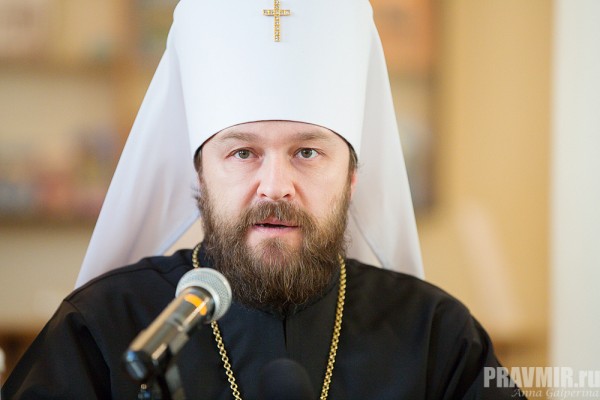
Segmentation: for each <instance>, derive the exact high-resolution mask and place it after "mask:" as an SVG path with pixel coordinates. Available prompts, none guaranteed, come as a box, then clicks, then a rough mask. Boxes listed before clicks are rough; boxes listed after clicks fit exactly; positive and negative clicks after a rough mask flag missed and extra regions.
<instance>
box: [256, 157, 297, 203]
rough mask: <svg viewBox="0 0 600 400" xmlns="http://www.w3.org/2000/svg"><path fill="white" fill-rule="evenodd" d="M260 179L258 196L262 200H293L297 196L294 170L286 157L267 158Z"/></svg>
mask: <svg viewBox="0 0 600 400" xmlns="http://www.w3.org/2000/svg"><path fill="white" fill-rule="evenodd" d="M258 179H259V183H258V188H257V192H256V194H257V195H258V197H259V198H260V199H261V200H272V201H278V200H291V199H292V198H293V197H294V195H295V194H296V189H295V184H294V170H293V167H292V165H291V163H290V160H289V159H288V158H287V157H285V156H277V157H266V158H265V159H264V161H263V163H262V165H261V166H260V169H259V176H258Z"/></svg>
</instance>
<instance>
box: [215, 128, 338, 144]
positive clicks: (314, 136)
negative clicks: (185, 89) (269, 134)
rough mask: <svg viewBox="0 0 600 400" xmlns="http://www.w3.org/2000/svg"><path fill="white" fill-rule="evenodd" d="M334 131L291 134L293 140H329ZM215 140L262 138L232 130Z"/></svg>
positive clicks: (249, 140) (243, 140)
mask: <svg viewBox="0 0 600 400" xmlns="http://www.w3.org/2000/svg"><path fill="white" fill-rule="evenodd" d="M333 135H335V134H334V133H332V134H329V133H328V132H321V131H316V130H315V131H299V132H296V133H294V134H293V135H292V136H291V140H293V141H309V140H316V141H329V140H331V139H333V137H334V136H333ZM214 139H215V141H217V142H219V143H224V142H228V141H232V140H237V141H242V142H251V141H256V140H261V137H260V134H258V133H253V132H245V131H230V132H224V133H222V134H221V135H217V136H216V137H215V138H214Z"/></svg>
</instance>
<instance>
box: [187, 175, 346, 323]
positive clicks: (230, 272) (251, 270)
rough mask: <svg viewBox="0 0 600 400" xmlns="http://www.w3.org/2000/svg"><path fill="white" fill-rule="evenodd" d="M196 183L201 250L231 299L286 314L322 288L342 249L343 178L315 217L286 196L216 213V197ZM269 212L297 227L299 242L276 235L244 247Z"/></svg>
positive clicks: (343, 236)
mask: <svg viewBox="0 0 600 400" xmlns="http://www.w3.org/2000/svg"><path fill="white" fill-rule="evenodd" d="M200 183H201V187H202V188H203V190H202V193H201V195H200V196H199V199H198V207H199V208H200V212H201V214H202V221H203V228H204V234H205V237H204V246H205V252H206V255H207V257H208V258H209V260H210V261H212V263H213V266H214V268H215V269H217V270H218V271H220V272H221V273H222V274H223V275H224V276H225V277H226V278H227V279H228V280H229V283H230V285H231V288H232V291H233V296H234V299H235V300H236V301H237V302H239V303H241V304H243V305H245V306H248V307H251V308H261V309H269V310H271V311H274V312H276V313H278V314H280V315H286V314H288V313H289V312H290V311H292V310H293V309H294V308H295V307H296V306H298V305H302V304H304V303H307V302H308V301H309V300H311V299H312V298H315V297H317V296H319V295H321V294H322V293H323V292H325V290H326V289H327V287H328V286H329V284H330V283H331V281H332V279H333V277H334V275H335V274H336V273H337V271H338V270H339V257H340V256H342V257H343V256H344V255H345V252H346V238H345V230H346V224H347V219H348V207H349V204H350V184H349V182H348V184H347V185H346V187H345V189H344V191H343V193H342V194H341V196H340V197H339V198H338V199H336V200H335V204H334V205H333V207H332V211H331V212H330V213H329V214H328V215H327V217H326V218H324V219H323V221H320V222H319V221H317V220H316V219H315V218H314V217H313V216H311V215H310V214H309V213H307V212H306V211H304V210H302V209H300V208H299V207H298V206H297V205H295V204H291V203H289V202H287V201H277V202H272V201H268V202H260V203H256V204H254V205H252V206H250V207H248V208H247V209H245V210H244V211H243V212H242V213H241V215H239V216H237V217H235V218H224V217H221V216H219V215H217V213H216V202H215V200H214V199H212V198H211V196H210V193H209V192H208V191H207V188H206V185H205V183H204V182H203V180H202V178H200ZM269 217H276V218H278V219H279V220H282V221H287V222H290V223H292V224H293V225H295V226H298V227H299V228H298V229H301V233H302V241H301V244H300V246H298V247H297V248H296V247H295V246H291V245H289V244H288V243H286V242H285V241H284V240H282V239H281V238H270V239H265V240H263V241H262V242H260V243H259V244H257V245H256V246H254V247H251V246H249V245H248V243H247V233H248V231H249V229H251V228H252V227H253V226H254V225H255V224H258V223H259V222H260V221H264V220H265V219H267V218H269Z"/></svg>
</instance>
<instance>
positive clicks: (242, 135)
mask: <svg viewBox="0 0 600 400" xmlns="http://www.w3.org/2000/svg"><path fill="white" fill-rule="evenodd" d="M214 139H215V141H216V142H221V143H223V142H228V141H231V140H239V141H244V142H249V141H252V140H257V139H258V135H257V134H256V133H250V132H243V131H230V132H225V133H223V134H220V135H217V136H215V138H214Z"/></svg>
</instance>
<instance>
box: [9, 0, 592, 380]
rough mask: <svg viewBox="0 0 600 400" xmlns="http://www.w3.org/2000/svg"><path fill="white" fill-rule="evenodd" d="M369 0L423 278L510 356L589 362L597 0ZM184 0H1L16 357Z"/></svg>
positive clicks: (84, 229) (38, 323) (44, 314)
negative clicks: (391, 99) (408, 187)
mask: <svg viewBox="0 0 600 400" xmlns="http://www.w3.org/2000/svg"><path fill="white" fill-rule="evenodd" d="M261 1H263V3H264V4H262V3H261V4H259V3H260V1H259V2H258V3H257V9H260V8H261V6H262V5H264V7H263V8H266V7H270V6H271V5H272V4H271V3H270V2H269V1H267V0H261ZM290 1H291V0H290ZM372 4H373V7H374V13H375V19H376V21H377V24H378V27H379V30H380V34H381V38H382V41H383V44H384V49H385V52H386V56H387V61H388V68H389V71H390V80H391V84H392V89H393V92H394V97H395V103H396V109H397V116H398V124H399V127H400V131H401V135H402V141H403V146H404V152H405V157H406V160H407V163H408V169H409V179H410V181H411V186H412V189H413V199H414V202H415V207H416V212H417V221H418V225H419V234H420V237H421V245H422V250H423V257H424V261H425V268H426V276H427V279H428V280H429V281H431V282H433V283H435V284H437V285H439V286H441V287H442V288H444V289H445V290H447V291H448V292H450V293H451V294H453V295H454V296H455V297H457V298H459V299H460V300H462V301H463V302H464V303H465V304H466V305H467V306H468V307H469V308H470V309H471V311H472V313H473V314H474V315H475V317H476V318H477V319H479V320H480V321H481V322H482V323H483V325H484V326H485V327H486V328H487V330H488V331H489V333H490V334H491V336H492V338H493V340H494V342H495V346H496V347H497V353H498V355H499V357H500V359H501V361H502V362H503V364H504V365H506V366H548V365H562V366H572V367H582V368H596V369H598V368H600V361H597V360H599V359H600V346H599V345H597V344H595V337H597V336H598V334H600V318H598V316H597V315H598V312H597V311H596V310H598V309H599V308H600V297H599V295H598V294H597V293H596V290H595V286H596V284H597V283H600V276H599V275H598V274H599V273H598V268H597V267H598V266H600V257H599V253H598V251H599V250H598V249H600V241H599V240H598V236H599V235H598V228H600V216H599V213H598V206H597V204H600V194H599V193H600V188H599V186H600V183H599V182H600V177H598V172H600V163H599V162H598V161H597V160H598V159H600V157H598V156H600V142H599V139H598V137H599V136H600V135H599V133H600V121H599V120H598V116H597V114H598V112H597V111H596V110H595V108H597V107H598V105H599V104H600V99H599V98H598V96H599V95H598V93H599V92H600V84H599V81H600V76H599V75H600V72H598V71H600V54H599V52H598V45H597V42H598V40H600V31H599V30H598V28H597V27H596V25H597V24H596V23H595V22H594V21H597V20H598V18H600V9H599V7H598V5H599V4H600V2H597V1H594V0H578V1H568V0H556V1H552V0H372ZM175 5H176V1H175V0H160V1H159V0H103V1H97V0H0V121H1V123H0V347H1V348H3V349H4V351H5V353H6V356H7V367H8V370H9V371H10V369H11V368H12V366H13V365H14V363H15V361H16V360H17V358H18V357H19V355H20V354H21V352H22V351H23V349H24V348H25V347H26V346H27V345H28V343H29V342H30V341H31V340H32V338H33V337H34V336H35V335H36V334H37V332H38V331H39V330H40V329H41V327H42V326H43V324H44V323H45V322H46V321H47V319H48V318H49V317H50V316H51V315H52V313H53V312H54V310H55V309H56V307H57V306H58V304H59V303H60V301H61V299H62V298H63V297H64V296H66V295H67V294H68V293H69V292H70V291H71V290H72V288H73V285H74V283H75V278H76V276H77V273H78V270H79V266H80V264H81V261H82V259H83V255H84V252H85V249H86V246H87V243H88V241H89V238H90V236H91V232H92V229H93V225H94V222H95V219H96V217H97V214H98V212H99V209H100V205H101V203H102V200H103V197H104V194H105V191H106V189H107V187H108V184H109V182H110V178H111V176H112V173H113V170H114V168H115V166H116V162H117V160H118V157H119V154H120V151H121V148H122V146H123V144H124V141H125V139H126V137H127V134H128V132H129V129H130V127H131V125H132V123H133V120H134V118H135V115H136V113H137V110H138V107H139V105H140V103H141V101H142V98H143V95H144V93H145V91H146V89H147V86H148V83H149V81H150V79H151V77H152V74H153V72H154V69H155V68H156V65H157V63H158V61H159V59H160V56H161V54H162V51H163V49H164V44H165V39H166V35H167V32H168V28H169V26H170V23H171V18H172V12H173V8H174V7H175ZM594 18H595V19H594ZM216 34H218V32H215V35H216ZM586 57H587V58H586ZM592 66H595V68H592ZM586 118H587V119H586Z"/></svg>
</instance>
